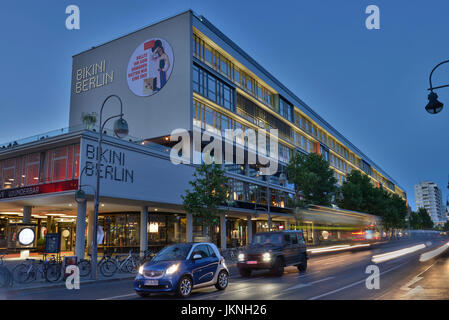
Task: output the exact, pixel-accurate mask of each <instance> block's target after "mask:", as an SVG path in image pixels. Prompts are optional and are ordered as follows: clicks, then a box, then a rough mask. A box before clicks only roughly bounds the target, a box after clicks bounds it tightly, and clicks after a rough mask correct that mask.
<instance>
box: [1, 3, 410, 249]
mask: <svg viewBox="0 0 449 320" xmlns="http://www.w3.org/2000/svg"><path fill="white" fill-rule="evenodd" d="M110 95H117V96H119V97H120V98H121V100H122V101H123V113H124V118H125V119H126V121H127V122H128V124H129V128H130V132H129V136H128V137H126V138H124V139H118V138H115V137H113V134H111V126H112V122H111V123H110V124H109V125H106V127H105V128H106V129H105V135H104V136H105V138H104V146H102V151H103V152H102V154H101V155H98V154H97V144H96V139H98V123H95V122H93V123H92V122H89V121H87V119H88V117H86V115H90V116H94V117H96V118H97V119H98V116H99V114H100V108H101V106H102V104H103V102H104V101H105V98H106V97H108V96H110ZM119 110H120V109H119V104H118V103H117V100H113V99H111V100H110V101H108V105H107V107H105V109H104V113H103V114H102V119H107V118H109V117H111V116H113V115H116V114H117V112H118V111H119ZM179 129H182V130H185V131H187V132H188V133H189V135H191V136H194V135H195V133H199V134H201V135H204V134H205V133H207V134H209V135H215V136H225V133H226V130H229V129H232V130H239V129H240V130H241V132H247V130H248V129H252V130H253V131H254V132H257V133H263V134H264V135H266V136H267V137H272V136H273V133H272V131H270V129H277V132H278V134H277V140H276V141H277V142H278V144H276V148H272V146H271V145H270V144H268V143H267V144H266V146H265V147H264V148H266V149H264V150H265V151H266V152H264V154H263V156H264V157H267V158H270V159H271V158H275V160H276V170H275V173H274V174H270V175H264V174H262V168H263V165H261V164H260V163H258V162H255V163H252V162H251V163H250V162H249V161H247V159H249V155H250V154H252V153H253V152H254V151H252V150H254V148H253V146H252V145H250V141H249V140H248V139H247V138H245V136H244V135H242V136H241V137H235V140H234V139H232V140H231V141H225V142H224V145H228V144H230V145H231V146H232V147H233V148H235V149H236V150H237V149H238V150H243V152H244V154H245V156H244V157H243V159H244V161H243V162H242V163H238V162H237V161H234V160H235V159H236V158H232V159H231V160H230V161H228V160H229V159H225V158H224V156H221V157H222V158H221V159H218V158H219V157H220V156H219V154H218V153H214V160H216V161H217V160H222V161H219V162H222V167H223V169H224V170H225V171H226V175H227V176H228V178H229V181H230V190H231V192H230V194H229V200H230V201H231V202H230V204H229V205H228V206H227V207H226V208H223V209H225V211H226V214H223V215H222V216H221V217H220V219H219V221H218V222H217V226H216V228H215V229H214V232H212V235H211V237H212V240H213V241H214V242H216V243H218V244H219V245H220V246H221V247H222V248H225V247H226V246H239V245H244V244H246V243H248V241H249V240H250V239H251V235H252V233H253V232H259V231H267V230H268V225H267V217H268V212H270V214H271V216H272V220H273V228H274V229H289V228H292V227H300V228H302V229H304V230H305V231H306V233H307V238H308V241H309V242H311V243H316V242H317V241H320V240H330V241H339V240H342V239H344V238H345V237H346V235H347V234H349V235H350V234H351V233H352V232H356V233H357V232H358V231H359V230H360V229H363V228H369V227H373V226H374V225H376V224H377V223H378V222H379V221H378V219H377V218H376V217H373V216H370V215H365V214H361V213H354V212H348V211H346V210H335V209H329V208H315V209H313V210H309V211H308V212H307V213H303V214H302V217H303V218H301V219H299V218H298V214H297V212H296V211H295V209H294V208H293V207H294V205H293V199H294V197H295V196H294V188H293V185H291V184H289V183H288V181H284V179H282V174H284V172H285V167H286V165H287V163H288V162H289V160H290V158H291V156H292V154H293V153H294V152H302V153H311V152H314V153H318V154H320V155H321V156H322V157H323V158H325V159H326V160H327V161H329V165H330V167H331V168H332V169H333V170H334V173H335V177H336V178H337V181H338V184H339V185H341V184H342V183H343V182H344V181H345V177H346V175H347V174H349V173H350V172H351V171H352V170H359V171H361V172H363V173H364V174H366V175H368V176H369V177H370V179H371V181H372V183H373V185H375V186H377V187H380V188H384V189H385V190H387V191H389V192H390V193H396V194H398V195H399V196H400V197H402V198H403V199H404V200H406V193H405V192H404V189H403V188H401V187H400V186H399V185H398V183H397V182H396V181H395V180H394V179H393V178H392V177H390V176H389V175H388V174H387V173H386V172H385V171H383V170H382V169H381V168H380V167H379V166H377V165H376V164H375V163H374V162H373V161H372V160H371V159H370V158H368V157H367V156H366V155H364V154H363V153H362V152H361V151H360V150H359V149H358V148H357V147H355V146H354V145H353V144H352V143H351V142H350V141H349V140H348V139H346V138H345V137H344V136H343V135H341V134H340V133H339V132H338V131H337V130H336V129H334V128H333V127H332V126H330V125H329V124H328V123H327V122H326V121H325V120H324V119H323V118H321V117H320V116H319V115H318V114H316V113H315V112H314V111H313V110H312V109H311V108H310V107H309V106H307V105H306V104H305V103H304V102H303V101H302V100H300V99H299V98H298V97H297V96H295V95H294V94H293V93H292V92H291V91H289V90H288V89H287V88H286V87H285V86H284V85H283V84H282V83H280V82H279V81H278V80H277V79H276V78H274V77H273V76H272V75H271V74H270V73H269V72H268V71H267V70H266V69H264V68H263V67H262V66H261V65H259V64H258V63H257V62H256V61H254V60H253V59H252V58H251V57H250V56H249V55H248V54H246V53H245V52H244V51H243V50H242V49H241V48H240V47H238V46H237V45H236V44H235V43H234V42H232V40H230V39H229V38H228V37H226V36H225V35H224V34H223V33H221V32H220V31H219V30H218V29H217V28H216V27H214V26H213V25H212V24H211V23H210V22H209V21H208V20H207V19H206V18H204V17H203V16H198V15H196V14H194V13H193V12H191V11H187V12H184V13H181V14H179V15H176V16H174V17H172V18H169V19H166V20H163V21H161V22H159V23H156V24H154V25H151V26H149V27H146V28H143V29H141V30H138V31H136V32H133V33H131V34H128V35H126V36H123V37H121V38H118V39H115V40H112V41H110V42H107V43H104V44H102V45H99V46H97V47H93V48H92V49H90V50H87V51H85V52H82V53H80V54H78V55H75V56H74V57H73V68H72V86H71V99H70V119H69V128H67V129H63V130H61V131H56V132H52V133H48V134H43V135H39V136H36V137H32V138H29V139H25V140H19V141H16V142H13V143H7V144H5V145H3V146H2V147H1V146H0V147H1V148H0V183H1V186H0V188H2V189H1V190H0V241H3V245H2V243H0V247H2V246H3V247H5V246H6V247H8V248H15V247H17V248H18V249H22V248H26V247H33V248H34V247H36V244H37V242H36V241H37V240H36V241H35V242H34V243H32V244H30V245H28V246H24V245H23V244H19V243H18V242H17V237H16V235H17V233H18V232H20V229H21V228H24V227H27V226H29V227H30V228H33V229H34V231H35V233H36V234H37V237H36V239H38V238H41V237H43V235H44V234H45V233H47V232H57V233H60V234H61V235H62V237H61V248H63V249H64V250H68V251H70V250H75V249H76V250H77V254H78V255H82V254H84V248H85V246H86V245H87V246H89V244H90V243H91V240H92V236H93V230H91V229H90V227H89V226H91V225H92V221H93V220H91V219H93V215H92V210H93V207H92V205H93V204H92V201H91V200H92V198H93V195H94V193H95V190H94V188H93V187H92V186H94V185H95V170H94V168H95V165H96V161H97V159H98V157H99V156H101V158H102V171H101V176H100V178H101V192H100V196H101V206H100V214H99V226H100V228H99V233H100V234H101V235H103V236H102V238H101V239H99V240H100V241H99V244H100V247H102V248H104V249H111V250H125V249H126V250H127V249H128V248H136V249H137V250H139V248H140V250H143V249H144V248H146V247H148V246H155V247H161V246H164V245H166V244H169V243H173V242H178V241H192V240H195V239H197V240H198V239H200V238H201V237H202V235H203V230H202V226H201V225H198V224H195V221H194V218H193V217H192V216H191V215H189V214H188V213H186V212H184V211H183V209H182V198H181V195H182V194H184V192H185V190H186V189H188V188H189V184H188V181H189V180H191V179H192V173H193V171H194V168H195V166H196V164H195V163H184V164H174V163H173V162H172V161H171V159H172V156H173V153H172V151H173V150H174V147H175V146H176V144H177V143H178V140H177V139H173V132H174V131H175V130H179ZM274 138H276V137H274ZM258 139H259V138H258ZM200 141H201V140H200ZM257 143H258V144H259V140H257ZM203 147H204V141H202V142H200V143H199V145H195V144H194V146H193V148H192V150H191V153H190V155H191V156H192V157H191V158H190V159H193V158H194V156H195V153H196V152H197V151H198V150H199V151H201V150H202V148H203ZM274 150H276V151H274ZM200 161H201V157H200ZM78 188H83V190H84V191H85V192H86V194H87V196H88V201H87V204H85V205H83V204H78V203H76V202H75V201H74V193H75V190H77V189H78ZM304 217H305V218H304ZM86 219H87V220H86ZM299 221H300V222H299ZM86 225H87V227H86ZM318 227H319V228H318ZM323 234H325V235H326V237H325V239H324V238H323Z"/></svg>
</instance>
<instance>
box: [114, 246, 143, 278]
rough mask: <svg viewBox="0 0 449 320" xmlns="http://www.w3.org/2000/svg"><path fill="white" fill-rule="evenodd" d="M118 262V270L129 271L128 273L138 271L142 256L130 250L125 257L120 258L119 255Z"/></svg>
mask: <svg viewBox="0 0 449 320" xmlns="http://www.w3.org/2000/svg"><path fill="white" fill-rule="evenodd" d="M116 260H117V263H118V270H119V271H120V272H128V273H134V272H137V269H138V268H139V265H140V258H139V256H138V255H136V254H133V253H132V250H130V251H129V254H128V255H127V256H126V257H125V258H123V259H120V258H119V256H117V258H116Z"/></svg>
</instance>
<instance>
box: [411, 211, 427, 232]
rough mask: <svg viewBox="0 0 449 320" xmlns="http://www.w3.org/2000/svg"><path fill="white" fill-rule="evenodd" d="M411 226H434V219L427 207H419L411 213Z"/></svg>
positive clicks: (425, 227) (416, 227) (417, 227)
mask: <svg viewBox="0 0 449 320" xmlns="http://www.w3.org/2000/svg"><path fill="white" fill-rule="evenodd" d="M410 227H411V228H412V229H431V228H433V221H432V219H431V218H430V215H429V214H428V213H427V210H426V209H425V208H419V209H418V211H417V212H412V213H411V214H410Z"/></svg>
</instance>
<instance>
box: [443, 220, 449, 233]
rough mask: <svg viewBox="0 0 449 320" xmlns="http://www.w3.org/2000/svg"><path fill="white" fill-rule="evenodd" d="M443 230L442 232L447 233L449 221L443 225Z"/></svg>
mask: <svg viewBox="0 0 449 320" xmlns="http://www.w3.org/2000/svg"><path fill="white" fill-rule="evenodd" d="M443 230H444V231H449V220H448V221H446V223H445V224H444V226H443Z"/></svg>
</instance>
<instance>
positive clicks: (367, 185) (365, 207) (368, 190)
mask: <svg viewBox="0 0 449 320" xmlns="http://www.w3.org/2000/svg"><path fill="white" fill-rule="evenodd" d="M340 194H341V197H340V199H338V200H337V204H338V206H339V207H341V208H344V209H347V210H353V211H360V212H368V211H370V210H369V208H370V207H371V206H372V203H373V202H375V198H376V195H375V193H374V191H373V185H372V184H371V181H370V178H369V177H368V176H367V175H363V174H362V173H360V171H358V170H353V171H352V172H351V173H350V174H348V175H347V176H346V181H345V182H343V185H342V186H341V188H340Z"/></svg>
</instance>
